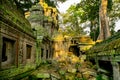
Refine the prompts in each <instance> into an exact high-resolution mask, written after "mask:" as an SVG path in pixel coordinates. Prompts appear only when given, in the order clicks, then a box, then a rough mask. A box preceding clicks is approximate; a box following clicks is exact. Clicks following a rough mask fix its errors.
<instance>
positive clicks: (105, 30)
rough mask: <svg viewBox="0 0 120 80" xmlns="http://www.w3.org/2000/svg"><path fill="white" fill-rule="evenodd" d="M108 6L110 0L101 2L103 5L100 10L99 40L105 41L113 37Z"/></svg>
mask: <svg viewBox="0 0 120 80" xmlns="http://www.w3.org/2000/svg"><path fill="white" fill-rule="evenodd" d="M107 4H108V0H101V5H100V9H99V25H100V33H99V36H98V40H105V39H107V38H108V37H110V35H111V34H110V29H109V24H108V17H107Z"/></svg>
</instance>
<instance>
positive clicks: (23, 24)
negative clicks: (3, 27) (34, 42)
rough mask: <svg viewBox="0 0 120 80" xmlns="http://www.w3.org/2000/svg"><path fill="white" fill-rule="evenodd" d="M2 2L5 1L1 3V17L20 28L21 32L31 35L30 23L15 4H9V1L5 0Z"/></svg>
mask: <svg viewBox="0 0 120 80" xmlns="http://www.w3.org/2000/svg"><path fill="white" fill-rule="evenodd" d="M3 2H4V3H5V2H7V3H5V4H2V5H1V7H0V8H1V11H2V15H1V16H2V18H4V20H6V21H9V22H10V23H13V24H15V25H16V26H15V27H16V28H19V29H21V30H22V31H23V32H26V33H28V34H30V35H33V32H32V29H31V25H30V23H29V22H28V21H27V19H25V17H24V15H23V14H21V13H20V11H18V10H17V8H16V6H15V5H10V1H6V0H5V1H3Z"/></svg>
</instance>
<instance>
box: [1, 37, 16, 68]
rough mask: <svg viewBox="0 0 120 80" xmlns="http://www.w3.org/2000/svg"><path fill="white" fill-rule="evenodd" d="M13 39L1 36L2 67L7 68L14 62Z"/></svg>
mask: <svg viewBox="0 0 120 80" xmlns="http://www.w3.org/2000/svg"><path fill="white" fill-rule="evenodd" d="M14 48H15V41H14V40H11V39H8V38H5V37H3V44H2V65H1V66H2V69H3V68H9V67H11V66H12V65H14V63H15V52H14V51H15V50H14Z"/></svg>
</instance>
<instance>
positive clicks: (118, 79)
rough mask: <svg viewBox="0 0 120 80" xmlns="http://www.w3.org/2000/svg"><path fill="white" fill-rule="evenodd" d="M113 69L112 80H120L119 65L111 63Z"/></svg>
mask: <svg viewBox="0 0 120 80" xmlns="http://www.w3.org/2000/svg"><path fill="white" fill-rule="evenodd" d="M111 63H112V67H113V80H120V67H119V66H120V65H119V63H118V62H115V61H114V62H111Z"/></svg>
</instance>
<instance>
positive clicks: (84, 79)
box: [29, 55, 97, 80]
mask: <svg viewBox="0 0 120 80" xmlns="http://www.w3.org/2000/svg"><path fill="white" fill-rule="evenodd" d="M62 58H63V57H62ZM96 76H97V73H96V71H95V69H94V68H93V65H92V64H91V63H90V62H88V61H83V60H82V62H81V60H80V59H79V58H78V57H76V56H74V55H69V56H67V57H64V59H61V58H60V59H59V58H57V60H47V61H46V62H44V63H41V65H40V67H39V68H38V69H36V70H35V71H34V72H33V73H31V75H30V76H29V79H30V80H96Z"/></svg>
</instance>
